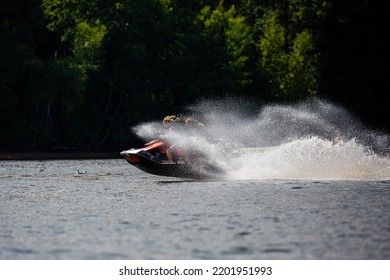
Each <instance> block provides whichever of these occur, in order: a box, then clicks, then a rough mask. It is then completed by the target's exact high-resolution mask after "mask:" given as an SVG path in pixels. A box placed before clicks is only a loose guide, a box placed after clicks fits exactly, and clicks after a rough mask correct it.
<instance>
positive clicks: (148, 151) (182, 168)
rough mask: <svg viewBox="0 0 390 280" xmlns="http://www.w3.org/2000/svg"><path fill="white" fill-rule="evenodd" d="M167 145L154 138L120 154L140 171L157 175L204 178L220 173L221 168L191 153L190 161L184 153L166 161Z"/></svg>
mask: <svg viewBox="0 0 390 280" xmlns="http://www.w3.org/2000/svg"><path fill="white" fill-rule="evenodd" d="M169 147H170V145H169V144H168V143H166V142H165V141H163V140H154V141H151V142H149V143H146V144H145V146H144V147H142V148H139V149H130V150H125V151H122V152H121V153H120V155H121V156H123V157H124V158H125V160H126V161H127V162H128V163H130V164H131V165H133V166H135V167H137V168H139V169H141V170H142V171H145V172H147V173H150V174H154V175H159V176H168V177H180V178H193V179H205V178H211V177H216V176H217V175H220V174H221V173H222V170H221V169H219V168H218V167H216V166H213V165H212V164H210V163H209V162H207V161H206V160H204V159H203V160H202V159H201V158H202V157H199V156H193V155H191V160H190V162H185V161H184V155H183V157H181V156H180V155H179V156H177V155H176V158H175V159H174V161H168V158H167V155H166V152H167V150H168V148H169Z"/></svg>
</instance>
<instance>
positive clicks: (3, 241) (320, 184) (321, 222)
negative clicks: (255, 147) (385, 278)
mask: <svg viewBox="0 0 390 280" xmlns="http://www.w3.org/2000/svg"><path fill="white" fill-rule="evenodd" d="M40 169H41V171H40ZM42 169H44V170H42ZM77 169H79V170H80V171H86V173H85V174H77V173H76V171H77ZM0 179H1V180H0V259H390V215H389V213H390V181H386V180H385V181H327V180H323V181H310V180H304V181H302V180H301V181H300V180H260V181H254V180H240V181H233V180H230V181H229V180H215V181H190V180H181V179H174V178H165V177H158V176H153V175H148V174H146V173H143V172H141V171H139V170H136V169H135V168H133V167H131V166H130V165H128V164H127V163H126V162H124V160H73V161H72V160H66V161H65V160H64V161H0Z"/></svg>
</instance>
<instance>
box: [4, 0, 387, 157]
mask: <svg viewBox="0 0 390 280" xmlns="http://www.w3.org/2000/svg"><path fill="white" fill-rule="evenodd" d="M389 15H390V10H389V5H388V4H387V1H366V0H354V1H352V0H349V1H348V0H345V1H338V0H276V1H271V0H242V1H233V0H230V1H228V0H225V1H213V0H191V1H189V0H139V1H137V0H123V1H121V0H63V1H61V0H1V5H0V128H1V129H0V136H1V137H0V152H34V151H55V150H65V151H67V150H69V151H120V150H122V149H124V148H128V147H130V146H131V145H132V144H134V142H136V141H137V140H136V139H135V138H134V137H132V135H131V130H130V128H131V127H132V126H134V125H136V124H138V123H140V122H144V121H151V120H161V119H162V117H163V116H164V115H166V114H175V113H178V112H181V111H182V110H183V109H184V108H185V107H186V106H188V105H190V104H193V103H194V102H196V101H197V100H200V99H202V98H207V99H209V98H211V99H213V98H214V99H215V98H223V97H225V96H234V97H236V98H244V99H248V100H251V101H252V102H256V103H258V104H268V103H284V104H291V103H295V102H299V101H302V100H307V99H310V98H313V97H314V98H316V97H319V98H322V99H326V100H329V101H332V102H335V103H337V104H341V105H342V106H344V107H346V108H347V109H348V110H350V111H352V112H353V113H354V114H356V115H357V116H358V117H359V118H360V119H361V120H362V121H363V122H364V123H365V124H367V125H368V126H370V127H372V128H374V129H378V130H381V131H385V132H389V131H390V124H389V122H390V121H389V113H388V109H389V106H390V102H389V79H390V76H389V74H390V73H389V60H388V59H387V58H388V53H389V50H390V48H389V43H388V34H389V32H388V23H387V22H388V17H389Z"/></svg>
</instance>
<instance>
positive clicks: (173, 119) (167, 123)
mask: <svg viewBox="0 0 390 280" xmlns="http://www.w3.org/2000/svg"><path fill="white" fill-rule="evenodd" d="M182 124H183V122H182V120H181V119H180V117H178V116H176V115H171V116H166V117H165V118H164V119H163V126H164V127H165V128H168V129H169V130H175V129H177V128H178V125H182ZM184 124H185V127H186V128H189V129H195V128H200V127H203V123H201V122H200V121H198V120H196V119H194V118H186V119H185V121H184ZM166 155H167V159H168V161H174V159H175V157H179V158H183V159H184V161H185V162H188V159H189V155H188V153H186V152H185V151H184V149H182V148H179V147H177V146H176V145H175V144H173V145H171V146H170V147H169V148H168V149H167V151H166Z"/></svg>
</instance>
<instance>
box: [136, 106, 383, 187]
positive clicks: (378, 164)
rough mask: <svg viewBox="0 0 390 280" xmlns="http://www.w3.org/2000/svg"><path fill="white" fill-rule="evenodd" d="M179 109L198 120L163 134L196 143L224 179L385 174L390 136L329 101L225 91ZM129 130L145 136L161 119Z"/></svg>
mask: <svg viewBox="0 0 390 280" xmlns="http://www.w3.org/2000/svg"><path fill="white" fill-rule="evenodd" d="M186 113H187V115H189V116H192V117H194V118H197V119H199V120H200V121H202V122H204V123H205V126H204V127H203V128H202V129H201V130H199V131H197V132H193V131H192V132H189V131H187V130H185V129H184V130H178V131H176V132H170V133H169V134H167V139H168V141H169V142H170V143H175V144H176V145H178V146H180V147H183V148H184V149H192V150H196V151H199V152H200V153H201V154H202V156H204V157H205V158H207V160H208V161H209V162H213V164H216V165H218V167H219V168H222V169H223V170H224V171H225V176H224V179H229V180H258V179H260V180H265V179H305V180H306V179H307V180H317V179H321V180H390V157H389V154H390V150H389V149H390V137H389V136H388V135H386V134H381V133H378V132H374V131H371V130H369V129H367V128H365V127H364V126H363V125H362V124H361V123H360V122H359V121H357V120H356V118H354V117H353V116H352V115H351V114H350V113H348V111H346V110H345V109H343V108H341V107H339V106H336V105H333V104H331V103H328V102H324V101H321V100H312V101H309V102H304V103H300V104H297V105H290V106H286V105H268V106H259V107H258V108H256V107H255V106H254V105H253V104H250V103H247V102H245V101H242V100H232V99H224V100H219V101H202V102H200V103H198V104H195V105H193V106H191V107H190V108H188V111H187V112H186ZM133 130H134V131H135V133H136V134H137V135H138V136H139V137H141V138H143V139H145V141H147V140H151V139H155V138H159V137H160V135H161V133H162V131H163V127H162V123H161V122H151V123H145V124H141V125H138V126H136V127H135V128H134V129H133ZM336 137H339V139H338V140H340V139H341V141H338V142H337V143H336V142H335V140H336Z"/></svg>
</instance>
